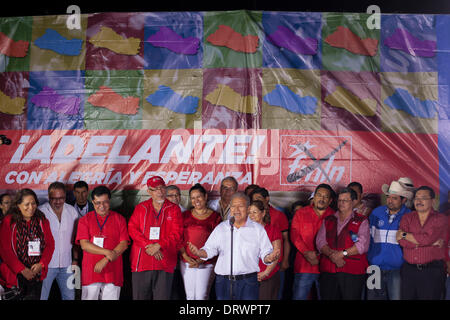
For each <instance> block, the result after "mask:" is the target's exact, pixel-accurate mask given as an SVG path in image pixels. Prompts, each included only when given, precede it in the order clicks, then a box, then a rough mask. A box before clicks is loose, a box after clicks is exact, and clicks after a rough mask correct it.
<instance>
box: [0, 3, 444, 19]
mask: <svg viewBox="0 0 450 320" xmlns="http://www.w3.org/2000/svg"><path fill="white" fill-rule="evenodd" d="M71 4H76V5H78V6H79V7H80V9H81V13H94V12H155V11H214V10H220V11H222V10H240V9H247V10H266V11H303V12H307V11H309V12H366V9H367V7H368V6H370V5H372V4H376V5H378V6H379V7H380V9H381V13H416V14H417V13H423V14H450V1H448V0H419V1H418V0H390V1H387V0H382V1H380V0H333V1H331V0H271V1H269V0H209V1H204V0H191V1H189V0H140V1H136V0H111V1H105V0H100V1H99V0H91V1H86V0H84V1H79V0H71V1H49V0H34V1H32V2H28V1H27V2H25V3H21V2H19V1H17V4H15V2H10V3H8V2H7V1H6V0H4V1H2V4H1V7H0V17H14V16H35V15H54V14H65V13H66V9H67V7H68V6H69V5H71Z"/></svg>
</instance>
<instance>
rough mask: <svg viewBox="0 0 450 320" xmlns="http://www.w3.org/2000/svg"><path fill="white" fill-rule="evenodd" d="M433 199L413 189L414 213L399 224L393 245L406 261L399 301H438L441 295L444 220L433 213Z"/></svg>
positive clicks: (423, 189)
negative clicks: (400, 251) (401, 248)
mask: <svg viewBox="0 0 450 320" xmlns="http://www.w3.org/2000/svg"><path fill="white" fill-rule="evenodd" d="M434 198H435V193H434V190H433V189H432V188H430V187H428V186H422V187H419V188H417V190H416V191H415V192H414V198H413V201H414V207H415V208H416V211H412V212H410V213H407V214H405V215H404V216H403V217H402V219H401V220H400V228H399V230H398V231H397V241H398V243H399V244H400V245H401V246H402V247H403V258H404V259H405V261H406V263H404V264H403V265H402V269H401V278H402V286H401V288H402V289H401V294H402V297H401V298H402V300H415V299H418V300H425V299H431V300H439V299H442V297H443V294H444V290H445V280H446V272H445V269H446V268H445V267H446V265H445V260H446V250H447V247H446V245H445V244H446V243H445V242H446V241H447V232H448V221H447V219H448V217H447V216H446V215H444V214H442V213H439V212H437V211H435V210H434V209H433V201H434Z"/></svg>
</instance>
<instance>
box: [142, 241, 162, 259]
mask: <svg viewBox="0 0 450 320" xmlns="http://www.w3.org/2000/svg"><path fill="white" fill-rule="evenodd" d="M145 253H147V254H148V255H149V256H152V257H154V258H155V259H156V260H162V259H163V258H164V255H163V254H162V252H161V246H160V245H159V243H151V244H148V245H146V246H145Z"/></svg>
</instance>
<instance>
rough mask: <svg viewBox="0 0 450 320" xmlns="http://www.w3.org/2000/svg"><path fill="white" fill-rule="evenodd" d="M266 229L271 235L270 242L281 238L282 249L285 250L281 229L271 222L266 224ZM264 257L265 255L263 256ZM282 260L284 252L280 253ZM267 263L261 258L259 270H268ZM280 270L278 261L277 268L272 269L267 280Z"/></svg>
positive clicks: (268, 234)
mask: <svg viewBox="0 0 450 320" xmlns="http://www.w3.org/2000/svg"><path fill="white" fill-rule="evenodd" d="M264 229H266V233H267V236H268V237H269V240H270V242H274V241H275V240H281V248H280V249H281V251H283V246H282V244H283V239H282V236H281V231H280V230H279V229H278V228H277V227H275V226H274V225H271V224H266V225H265V226H264ZM262 258H264V257H262ZM281 260H283V254H282V253H280V258H279V259H278V262H280V261H281ZM274 263H275V262H274ZM266 268H267V265H265V264H264V262H262V259H259V271H260V272H263V271H264V270H266ZM278 270H280V264H279V263H277V266H276V267H275V269H273V270H272V272H271V273H270V274H269V276H268V277H267V278H266V279H264V280H267V279H269V278H271V277H272V276H273V275H274V274H275V273H276V272H277V271H278Z"/></svg>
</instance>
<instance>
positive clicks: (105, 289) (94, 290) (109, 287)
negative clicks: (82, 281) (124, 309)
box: [81, 282, 120, 300]
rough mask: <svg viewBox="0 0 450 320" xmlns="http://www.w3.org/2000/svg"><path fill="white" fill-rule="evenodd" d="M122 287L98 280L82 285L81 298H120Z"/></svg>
mask: <svg viewBox="0 0 450 320" xmlns="http://www.w3.org/2000/svg"><path fill="white" fill-rule="evenodd" d="M119 297H120V287H118V286H115V285H113V284H112V283H102V282H96V283H91V284H90V285H88V286H82V287H81V300H119Z"/></svg>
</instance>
